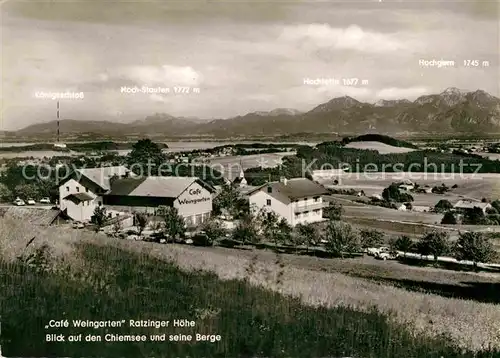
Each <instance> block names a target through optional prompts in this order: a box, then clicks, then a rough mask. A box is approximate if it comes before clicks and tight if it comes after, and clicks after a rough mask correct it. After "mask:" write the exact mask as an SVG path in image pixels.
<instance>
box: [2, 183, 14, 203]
mask: <svg viewBox="0 0 500 358" xmlns="http://www.w3.org/2000/svg"><path fill="white" fill-rule="evenodd" d="M11 200H14V195H13V194H12V191H11V190H10V189H9V188H8V187H7V185H5V184H2V183H0V201H11Z"/></svg>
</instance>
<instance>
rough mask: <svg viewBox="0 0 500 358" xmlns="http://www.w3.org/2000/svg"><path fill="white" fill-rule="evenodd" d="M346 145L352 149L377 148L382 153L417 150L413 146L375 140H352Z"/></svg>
mask: <svg viewBox="0 0 500 358" xmlns="http://www.w3.org/2000/svg"><path fill="white" fill-rule="evenodd" d="M345 147H346V148H352V149H364V150H376V151H377V152H379V153H380V154H391V153H408V152H413V151H415V150H416V149H412V148H404V147H394V146H392V145H388V144H385V143H382V142H375V141H366V142H351V143H349V144H346V145H345Z"/></svg>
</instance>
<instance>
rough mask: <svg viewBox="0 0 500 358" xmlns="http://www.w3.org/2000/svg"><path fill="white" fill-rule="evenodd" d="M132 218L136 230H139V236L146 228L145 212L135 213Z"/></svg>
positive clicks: (146, 218)
mask: <svg viewBox="0 0 500 358" xmlns="http://www.w3.org/2000/svg"><path fill="white" fill-rule="evenodd" d="M134 219H135V224H136V226H137V230H138V231H139V236H141V235H142V232H143V231H144V229H145V228H146V225H147V224H148V221H149V220H148V216H147V215H146V214H145V213H135V216H134Z"/></svg>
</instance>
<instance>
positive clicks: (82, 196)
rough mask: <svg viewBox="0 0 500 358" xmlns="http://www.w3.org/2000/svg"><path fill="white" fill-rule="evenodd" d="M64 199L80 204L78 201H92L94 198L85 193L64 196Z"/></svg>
mask: <svg viewBox="0 0 500 358" xmlns="http://www.w3.org/2000/svg"><path fill="white" fill-rule="evenodd" d="M64 199H68V200H72V201H77V202H80V201H88V200H93V199H94V198H93V197H92V196H90V195H89V194H87V193H74V194H69V195H67V196H65V197H64Z"/></svg>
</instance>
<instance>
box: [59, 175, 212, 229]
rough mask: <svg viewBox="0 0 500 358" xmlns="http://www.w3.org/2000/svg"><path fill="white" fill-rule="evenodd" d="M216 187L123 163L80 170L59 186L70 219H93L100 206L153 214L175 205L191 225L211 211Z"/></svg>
mask: <svg viewBox="0 0 500 358" xmlns="http://www.w3.org/2000/svg"><path fill="white" fill-rule="evenodd" d="M213 192H214V189H213V188H212V187H211V186H210V185H208V184H207V183H205V182H203V181H202V180H200V179H199V178H196V177H155V176H143V177H138V176H136V175H134V174H133V173H132V172H131V171H130V170H129V169H127V168H126V167H124V166H117V167H102V168H92V169H77V170H75V171H74V172H73V173H72V174H71V176H70V177H69V178H68V179H67V180H66V181H65V182H64V183H63V184H62V185H61V186H60V187H59V199H60V200H59V203H60V209H61V211H63V212H64V213H65V214H66V215H67V216H69V217H70V218H71V219H73V220H76V221H81V222H88V221H90V220H91V218H92V215H93V214H94V210H95V208H96V207H97V206H100V205H104V206H105V207H106V209H107V210H108V212H116V213H134V212H145V213H147V214H154V213H155V212H156V210H157V208H158V207H159V206H173V207H176V208H177V209H178V211H179V214H180V215H181V216H182V217H184V218H185V220H186V223H187V224H188V225H197V224H200V223H202V222H204V221H205V220H206V219H207V218H208V217H209V216H210V214H211V212H212V193H213Z"/></svg>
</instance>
